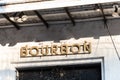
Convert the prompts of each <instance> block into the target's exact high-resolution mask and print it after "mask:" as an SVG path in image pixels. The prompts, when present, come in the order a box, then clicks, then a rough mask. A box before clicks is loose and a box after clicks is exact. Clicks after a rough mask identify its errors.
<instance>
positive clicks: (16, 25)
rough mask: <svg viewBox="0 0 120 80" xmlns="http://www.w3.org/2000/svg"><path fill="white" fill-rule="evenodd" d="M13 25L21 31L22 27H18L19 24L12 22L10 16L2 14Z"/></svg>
mask: <svg viewBox="0 0 120 80" xmlns="http://www.w3.org/2000/svg"><path fill="white" fill-rule="evenodd" d="M2 15H3V16H4V17H5V18H6V19H7V20H8V21H9V22H10V23H11V24H12V25H14V26H15V27H16V29H18V30H19V29H20V27H19V26H18V24H17V23H15V22H14V21H12V20H11V19H10V18H9V16H8V15H6V14H2Z"/></svg>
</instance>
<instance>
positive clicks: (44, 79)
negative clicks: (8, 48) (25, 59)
mask: <svg viewBox="0 0 120 80" xmlns="http://www.w3.org/2000/svg"><path fill="white" fill-rule="evenodd" d="M18 72H19V80H101V64H85V65H67V66H53V67H39V68H38V67H37V68H22V69H18Z"/></svg>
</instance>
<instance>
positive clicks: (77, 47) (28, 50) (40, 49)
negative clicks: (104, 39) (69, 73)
mask: <svg viewBox="0 0 120 80" xmlns="http://www.w3.org/2000/svg"><path fill="white" fill-rule="evenodd" d="M78 53H81V54H82V53H91V43H90V42H86V41H85V42H84V43H82V44H81V43H74V44H65V43H64V44H61V45H57V44H52V45H50V46H49V45H44V46H43V45H42V46H27V45H26V46H24V47H21V49H20V57H41V56H52V55H69V54H78Z"/></svg>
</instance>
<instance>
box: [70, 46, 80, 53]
mask: <svg viewBox="0 0 120 80" xmlns="http://www.w3.org/2000/svg"><path fill="white" fill-rule="evenodd" d="M75 47H76V48H77V51H75V50H74V48H75ZM70 51H71V52H72V53H79V52H80V45H79V44H74V45H72V46H71V48H70Z"/></svg>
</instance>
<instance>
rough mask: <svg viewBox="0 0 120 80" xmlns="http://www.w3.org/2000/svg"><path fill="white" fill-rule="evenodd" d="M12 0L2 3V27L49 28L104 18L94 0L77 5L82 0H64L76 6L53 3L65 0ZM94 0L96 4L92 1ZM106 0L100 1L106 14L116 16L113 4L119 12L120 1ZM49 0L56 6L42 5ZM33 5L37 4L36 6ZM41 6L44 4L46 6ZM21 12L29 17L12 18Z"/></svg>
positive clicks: (109, 16) (110, 16)
mask: <svg viewBox="0 0 120 80" xmlns="http://www.w3.org/2000/svg"><path fill="white" fill-rule="evenodd" d="M10 1H14V0H8V2H6V5H1V8H0V11H1V10H2V11H1V12H0V28H5V27H13V26H14V27H16V28H17V29H20V28H21V26H33V25H45V26H46V28H49V27H50V25H51V24H60V23H66V22H67V23H71V24H72V25H73V26H74V25H75V23H76V22H79V21H89V20H98V19H103V17H102V14H101V12H100V11H96V9H97V8H99V5H98V4H96V3H95V1H94V0H92V1H91V4H90V3H89V4H88V3H87V2H86V3H84V4H83V3H81V4H80V3H79V5H76V4H78V3H77V2H79V1H80V2H81V1H82V0H64V1H66V2H65V3H63V4H67V3H73V4H74V3H76V4H75V5H74V6H73V4H72V6H69V5H70V4H68V5H65V6H64V5H61V6H59V5H60V4H59V5H53V4H54V3H51V2H54V1H56V2H57V1H58V2H60V1H63V0H51V1H45V2H32V3H28V2H26V3H23V4H21V3H20V4H18V3H17V2H16V3H17V4H16V3H12V2H10ZM16 1H18V0H16ZM20 1H22V0H20ZM24 1H28V0H24ZM31 1H33V0H31ZM35 1H40V0H35ZM67 1H71V2H67ZM84 1H87V0H84ZM84 1H83V2H84ZM93 1H94V3H95V4H93V3H92V2H93ZM96 1H99V0H96ZM100 1H103V0H100ZM105 1H106V3H102V2H101V3H99V4H101V5H102V7H103V10H104V15H105V16H106V17H107V18H109V19H110V18H114V17H112V13H113V12H114V8H113V5H118V12H119V13H120V11H119V6H120V1H118V2H116V1H115V0H105ZM110 1H111V2H110ZM112 1H115V2H112ZM48 2H49V3H51V4H52V5H53V6H54V7H53V6H50V4H48V5H46V6H45V5H44V6H43V5H40V4H43V3H48ZM2 3H3V2H2ZM8 3H9V4H8ZM28 4H29V5H28ZM35 4H36V5H35ZM61 4H62V3H61ZM22 5H23V6H22ZM33 5H35V6H36V7H34V6H33ZM38 5H39V6H38ZM10 6H11V7H10ZM13 6H14V7H13ZM17 6H18V7H17ZM24 6H25V7H24ZM41 6H43V7H44V8H43V7H41ZM55 6H56V7H55ZM30 7H31V8H30ZM48 7H49V8H48ZM21 8H22V9H21ZM33 8H34V9H33ZM3 9H4V10H3ZM28 9H29V10H28ZM21 14H25V15H27V17H28V19H27V20H25V21H23V22H17V21H15V20H13V19H11V18H15V17H16V18H18V17H19V16H20V15H21ZM117 18H119V17H117ZM11 24H12V25H11Z"/></svg>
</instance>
